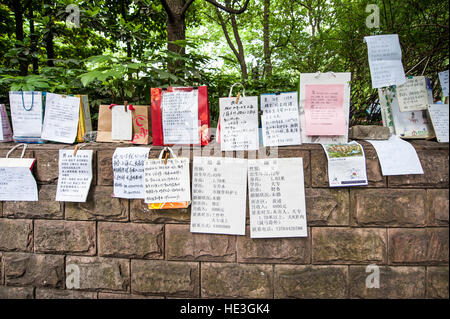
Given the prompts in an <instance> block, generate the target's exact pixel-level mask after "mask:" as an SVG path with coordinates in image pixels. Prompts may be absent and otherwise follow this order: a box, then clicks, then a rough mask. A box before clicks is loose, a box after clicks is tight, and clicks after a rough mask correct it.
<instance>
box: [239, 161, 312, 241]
mask: <svg viewBox="0 0 450 319" xmlns="http://www.w3.org/2000/svg"><path fill="white" fill-rule="evenodd" d="M248 185H249V188H248V189H249V200H250V203H249V206H250V237H251V238H275V237H306V236H307V232H308V231H307V227H306V207H305V181H304V176H303V159H302V158H301V157H293V158H272V159H255V160H248Z"/></svg>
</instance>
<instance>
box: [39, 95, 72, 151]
mask: <svg viewBox="0 0 450 319" xmlns="http://www.w3.org/2000/svg"><path fill="white" fill-rule="evenodd" d="M79 115H80V97H78V96H66V95H60V94H53V93H47V94H46V97H45V116H44V125H43V127H42V138H43V139H45V140H49V141H55V142H60V143H68V144H72V143H73V142H75V138H76V136H77V131H78V121H79Z"/></svg>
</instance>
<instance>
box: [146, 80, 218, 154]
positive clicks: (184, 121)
mask: <svg viewBox="0 0 450 319" xmlns="http://www.w3.org/2000/svg"><path fill="white" fill-rule="evenodd" d="M151 114H152V137H153V145H158V146H162V145H176V144H181V145H195V144H197V145H200V144H201V145H208V144H209V141H210V139H211V132H210V131H211V121H210V114H209V101H208V88H207V86H199V87H169V88H167V90H163V89H161V88H152V89H151Z"/></svg>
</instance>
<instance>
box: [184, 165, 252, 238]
mask: <svg viewBox="0 0 450 319" xmlns="http://www.w3.org/2000/svg"><path fill="white" fill-rule="evenodd" d="M192 171H193V172H192V207H191V232H193V233H211V234H227V235H245V210H246V199H247V160H246V159H241V158H228V157H226V158H222V157H194V165H193V169H192Z"/></svg>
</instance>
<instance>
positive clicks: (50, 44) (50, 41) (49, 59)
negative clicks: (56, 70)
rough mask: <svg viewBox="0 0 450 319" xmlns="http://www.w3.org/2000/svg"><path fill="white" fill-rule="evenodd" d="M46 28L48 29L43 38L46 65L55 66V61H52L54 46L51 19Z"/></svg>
mask: <svg viewBox="0 0 450 319" xmlns="http://www.w3.org/2000/svg"><path fill="white" fill-rule="evenodd" d="M48 28H49V30H48V32H47V36H46V38H45V48H46V50H47V65H48V66H55V62H54V61H53V60H54V59H55V47H54V45H53V22H52V21H51V20H50V23H49V25H48Z"/></svg>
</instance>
